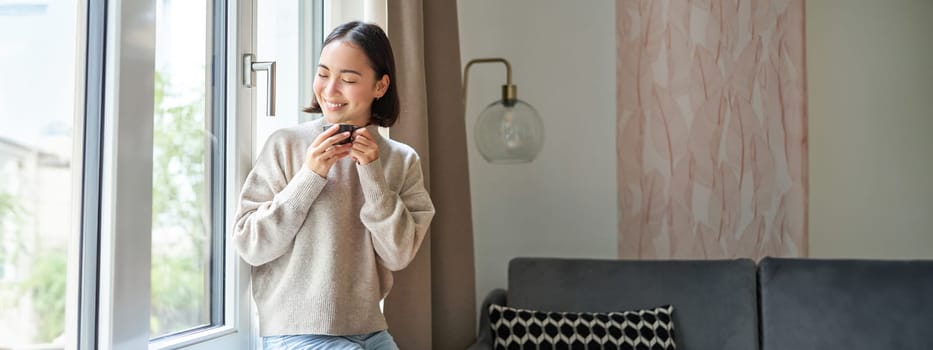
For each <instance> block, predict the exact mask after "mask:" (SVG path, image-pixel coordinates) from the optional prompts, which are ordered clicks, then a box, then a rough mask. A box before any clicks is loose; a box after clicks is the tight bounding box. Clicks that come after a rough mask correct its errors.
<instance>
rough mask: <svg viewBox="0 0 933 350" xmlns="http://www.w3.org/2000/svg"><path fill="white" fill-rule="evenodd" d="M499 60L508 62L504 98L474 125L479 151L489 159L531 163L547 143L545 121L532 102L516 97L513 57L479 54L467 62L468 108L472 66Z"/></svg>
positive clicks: (481, 114) (490, 160)
mask: <svg viewBox="0 0 933 350" xmlns="http://www.w3.org/2000/svg"><path fill="white" fill-rule="evenodd" d="M496 62H498V63H503V64H505V72H506V84H505V85H503V86H502V99H501V100H497V101H493V102H492V103H490V104H489V106H487V107H486V109H484V110H483V112H482V113H480V115H479V120H477V121H476V126H475V127H474V128H473V139H474V141H475V142H476V148H478V149H479V153H480V154H482V155H483V158H485V159H486V161H487V162H489V163H497V164H509V163H528V162H531V161H532V160H534V159H535V157H537V156H538V153H540V152H541V147H542V146H544V123H542V122H541V117H540V116H538V112H537V111H535V109H534V108H533V107H531V105H529V104H527V103H525V102H524V101H522V100H519V99H518V98H517V97H516V87H515V85H513V84H512V65H510V64H509V61H506V60H505V59H504V58H477V59H474V60H470V61H469V62H467V65H466V67H465V68H464V69H463V108H464V112H465V111H466V103H467V82H468V81H469V72H470V67H471V66H472V65H473V64H475V63H496ZM464 114H466V113H464Z"/></svg>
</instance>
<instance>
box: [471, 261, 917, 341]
mask: <svg viewBox="0 0 933 350" xmlns="http://www.w3.org/2000/svg"><path fill="white" fill-rule="evenodd" d="M491 304H498V305H505V306H510V307H516V308H523V309H534V310H547V311H571V312H582V311H588V312H610V311H624V310H632V309H644V308H651V307H656V306H659V305H666V304H670V305H673V306H674V318H673V320H674V326H675V341H676V343H677V348H678V349H687V350H733V349H735V350H738V349H762V350H785V349H786V350H790V349H794V350H806V349H814V350H815V349H821V350H824V349H847V350H849V349H852V350H859V349H933V335H930V334H931V330H933V260H924V261H880V260H818V259H785V258H765V259H762V260H761V262H760V263H759V264H758V265H756V264H755V263H754V262H753V261H752V260H748V259H738V260H695V261H688V260H665V261H660V260H637V261H636V260H595V259H556V258H516V259H513V260H512V261H511V262H510V263H509V271H508V291H506V290H504V289H496V290H493V291H492V292H490V293H489V295H488V296H487V297H486V299H485V301H484V302H483V305H482V310H483V312H482V315H481V317H480V321H479V329H478V335H477V339H476V343H474V344H473V345H472V346H471V347H470V348H469V349H470V350H480V349H492V347H493V338H494V335H493V333H492V331H491V329H490V326H489V318H488V315H487V313H486V311H485V310H488V309H489V305H491Z"/></svg>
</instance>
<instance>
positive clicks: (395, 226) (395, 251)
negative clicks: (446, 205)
mask: <svg viewBox="0 0 933 350" xmlns="http://www.w3.org/2000/svg"><path fill="white" fill-rule="evenodd" d="M357 169H358V172H359V174H360V183H361V187H362V189H363V197H364V199H365V202H364V203H363V208H362V210H360V219H361V221H362V222H363V225H365V226H366V228H367V229H368V230H369V232H370V234H371V235H372V239H373V247H374V248H375V250H376V255H377V256H378V257H379V260H380V262H381V263H382V265H383V266H385V267H386V268H387V269H389V270H391V271H398V270H401V269H404V268H405V267H406V266H408V264H409V263H411V261H412V260H413V259H414V258H415V254H416V253H417V252H418V249H419V247H420V246H421V242H422V241H423V240H424V236H425V234H426V233H427V231H428V227H429V226H430V225H431V219H433V218H434V204H433V203H432V202H431V197H430V196H429V195H428V191H427V190H426V189H425V188H424V175H423V174H422V172H421V161H420V160H418V159H417V158H416V159H415V161H414V162H413V163H412V164H411V165H410V166H409V167H408V169H406V171H405V172H404V174H403V176H404V179H405V180H404V182H403V184H402V187H401V189H400V193H396V192H394V191H392V190H391V189H390V188H389V186H388V184H386V180H385V175H384V172H383V169H382V163H381V162H380V160H379V159H376V160H375V161H372V162H370V163H369V164H366V165H357Z"/></svg>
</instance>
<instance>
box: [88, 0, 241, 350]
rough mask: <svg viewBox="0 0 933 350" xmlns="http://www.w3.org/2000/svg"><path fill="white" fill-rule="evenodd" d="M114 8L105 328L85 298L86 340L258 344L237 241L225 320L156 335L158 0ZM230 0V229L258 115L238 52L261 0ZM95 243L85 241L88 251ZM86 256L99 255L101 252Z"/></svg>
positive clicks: (104, 225)
mask: <svg viewBox="0 0 933 350" xmlns="http://www.w3.org/2000/svg"><path fill="white" fill-rule="evenodd" d="M107 6H108V8H107V9H106V11H107V23H106V33H107V36H106V39H105V45H106V52H105V54H104V55H105V61H106V62H107V64H106V66H105V68H104V76H105V77H104V81H105V85H104V86H105V88H104V92H103V95H104V107H103V110H104V111H103V119H104V122H103V124H104V129H103V132H102V135H101V140H102V142H103V152H102V155H101V164H102V165H101V172H100V176H101V179H102V180H101V182H100V184H101V188H100V207H99V208H100V224H99V232H100V235H99V241H100V246H99V250H98V251H99V254H98V256H99V270H98V271H99V273H98V274H97V279H98V280H99V283H97V287H98V288H97V295H98V297H97V298H96V303H97V308H96V311H97V315H96V316H97V317H96V319H97V322H96V327H90V326H88V323H89V322H92V321H93V320H94V317H93V316H91V315H88V314H89V313H90V312H93V311H92V310H93V309H90V310H89V309H88V308H87V307H85V306H82V307H81V310H80V313H81V315H79V316H78V317H79V318H80V319H81V321H82V322H81V323H82V325H81V326H80V327H79V334H80V336H81V338H80V339H81V340H80V342H79V347H80V348H88V347H95V348H100V349H133V350H137V349H144V348H149V349H180V348H185V349H196V350H200V349H239V348H243V346H244V345H247V344H248V346H250V348H255V346H256V345H257V344H255V338H256V337H255V336H254V334H252V333H251V327H250V324H251V317H250V296H249V271H250V269H249V267H248V266H247V265H246V264H245V263H243V262H242V261H241V260H240V259H239V257H238V256H237V254H236V251H235V248H234V247H233V246H232V245H231V244H225V245H224V248H223V254H224V257H223V261H224V264H225V268H224V276H223V284H224V296H223V300H224V304H223V319H224V321H223V324H222V325H219V326H215V327H211V328H208V329H205V330H202V331H194V332H189V333H183V334H180V335H177V336H168V337H163V338H160V339H158V340H157V341H153V342H150V339H149V322H150V321H149V317H150V306H149V305H150V304H149V303H150V272H151V238H152V237H151V222H152V212H151V211H152V193H151V192H152V191H151V189H152V159H151V157H149V156H148V155H151V154H152V132H153V129H152V128H153V116H154V114H153V108H154V106H153V96H154V81H153V79H154V73H155V69H154V57H155V52H154V50H155V25H156V23H155V0H132V1H122V2H118V1H109V2H107ZM226 6H227V20H226V23H227V25H226V29H227V34H226V38H227V39H226V44H227V55H226V58H225V59H226V72H225V75H226V77H227V79H226V90H227V91H228V93H227V98H226V110H227V111H228V117H227V121H226V132H227V135H228V137H227V138H226V144H225V146H226V150H225V152H226V156H225V164H224V165H225V168H226V172H225V189H224V192H225V196H224V213H225V219H224V229H225V233H224V234H225V236H226V235H227V232H230V231H231V230H232V228H233V224H234V223H233V217H234V213H235V211H236V199H237V194H238V193H239V189H240V186H241V184H242V183H243V180H244V179H245V178H246V175H247V173H248V171H249V167H250V165H251V164H252V162H251V156H252V154H251V151H250V150H251V147H249V145H250V143H251V142H252V140H251V139H250V136H249V135H251V131H252V125H251V122H250V120H249V119H251V118H248V116H249V115H250V114H249V113H248V112H247V113H245V114H244V113H243V111H244V110H246V111H248V110H249V109H248V108H249V107H251V106H250V104H251V99H250V98H249V92H248V91H247V92H246V94H244V90H245V89H242V88H241V87H240V84H239V81H240V80H239V71H238V68H239V60H238V59H237V57H238V56H239V55H237V54H234V53H238V52H240V51H241V50H240V48H241V47H248V46H249V44H250V42H249V41H246V42H244V41H243V40H242V39H240V40H238V38H241V37H248V36H244V35H240V33H239V30H240V28H249V27H248V26H244V23H248V21H249V20H250V16H251V15H252V12H251V8H252V7H251V0H239V1H230V2H227V5H226ZM89 30H93V29H92V28H89ZM247 30H248V29H247ZM92 35H93V33H92ZM230 92H235V93H233V94H231V93H230ZM244 97H245V98H244ZM238 101H239V103H238ZM90 103H94V102H93V101H91V102H90ZM88 110H90V109H88ZM243 116H246V117H247V118H245V119H247V120H246V121H244V120H243V119H244V118H243ZM246 140H248V141H249V142H244V141H246ZM85 203H87V202H85ZM85 220H96V218H90V217H85ZM89 251H90V250H89V249H84V253H85V254H86V253H88V252H89ZM83 260H85V261H86V262H89V263H93V259H83ZM83 270H85V271H86V270H88V269H86V268H84V269H83ZM85 277H91V278H93V276H88V275H85ZM81 283H82V284H83V285H85V286H86V285H87V284H88V283H87V281H82V282H81ZM87 294H88V293H85V294H84V295H85V296H86V295H87ZM87 300H88V299H87V297H82V304H83V305H87V304H89V303H87V302H86V301H87ZM90 300H91V301H95V300H93V299H90ZM95 328H96V330H95ZM88 332H96V334H87V333H88ZM95 335H96V337H95ZM94 338H96V339H94Z"/></svg>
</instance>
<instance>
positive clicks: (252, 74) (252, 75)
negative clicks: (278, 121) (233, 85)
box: [243, 53, 275, 117]
mask: <svg viewBox="0 0 933 350" xmlns="http://www.w3.org/2000/svg"><path fill="white" fill-rule="evenodd" d="M258 71H265V72H266V98H267V99H268V101H266V114H267V115H268V116H270V117H274V116H275V61H269V62H253V54H251V53H248V54H245V55H243V85H244V86H246V87H248V88H252V87H253V85H254V84H253V82H254V81H255V80H256V72H258Z"/></svg>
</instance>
